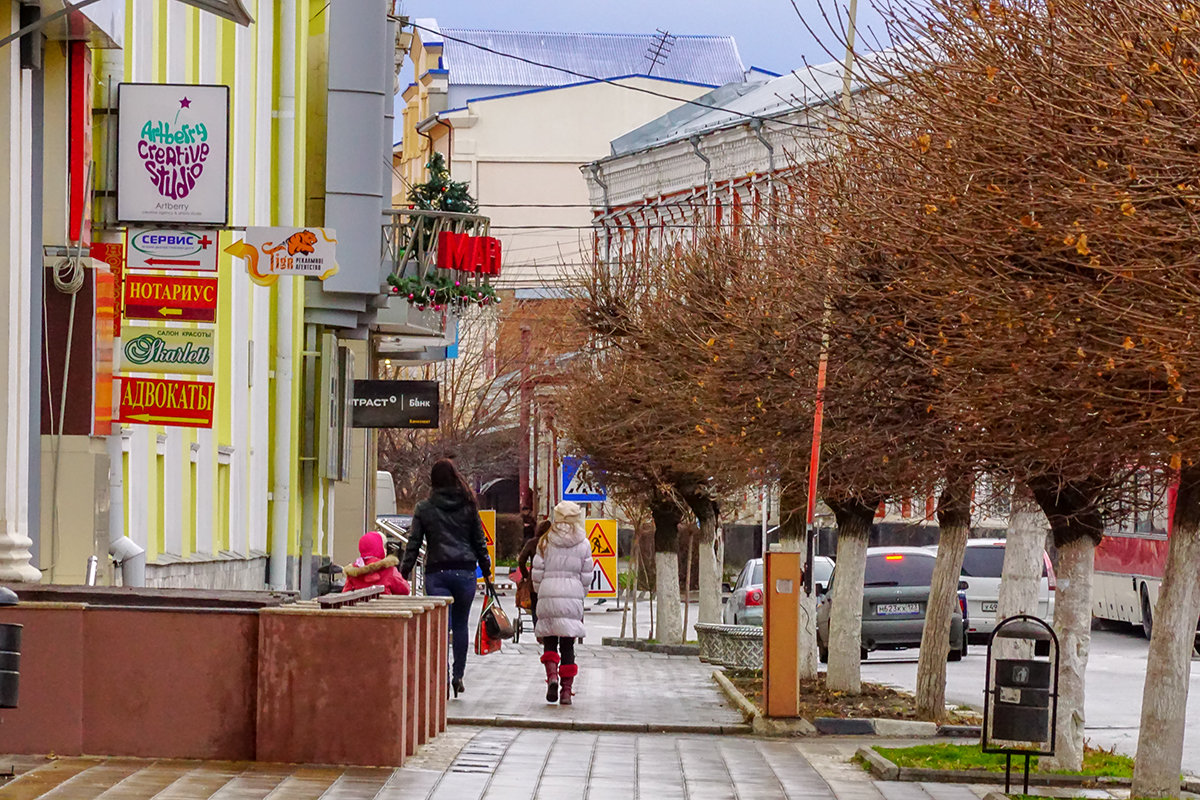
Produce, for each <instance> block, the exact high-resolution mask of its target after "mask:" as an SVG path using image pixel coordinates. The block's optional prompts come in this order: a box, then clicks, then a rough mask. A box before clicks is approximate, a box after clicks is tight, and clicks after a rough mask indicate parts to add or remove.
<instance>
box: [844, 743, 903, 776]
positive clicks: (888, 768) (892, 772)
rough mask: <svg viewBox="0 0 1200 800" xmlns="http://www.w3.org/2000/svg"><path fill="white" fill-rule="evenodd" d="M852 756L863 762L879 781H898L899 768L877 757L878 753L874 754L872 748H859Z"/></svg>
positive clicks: (881, 757)
mask: <svg viewBox="0 0 1200 800" xmlns="http://www.w3.org/2000/svg"><path fill="white" fill-rule="evenodd" d="M854 755H856V756H858V757H859V758H861V759H862V760H863V761H865V762H866V764H867V769H869V770H870V771H871V774H872V775H874V776H875V777H876V778H879V779H880V780H881V781H896V780H899V779H900V768H899V767H897V766H896V765H895V764H893V763H892V762H891V761H888V760H887V759H886V758H884V757H883V756H881V755H879V753H876V752H875V748H874V747H860V748H858V752H856V753H855V754H854Z"/></svg>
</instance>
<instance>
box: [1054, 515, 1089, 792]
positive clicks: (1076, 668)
mask: <svg viewBox="0 0 1200 800" xmlns="http://www.w3.org/2000/svg"><path fill="white" fill-rule="evenodd" d="M1095 557H1096V544H1095V542H1094V541H1093V540H1092V538H1091V537H1090V536H1083V537H1080V538H1078V539H1076V540H1075V541H1073V542H1068V543H1065V544H1063V545H1061V546H1059V548H1058V589H1057V590H1056V591H1055V598H1054V632H1055V634H1056V635H1057V636H1058V654H1059V660H1058V734H1057V737H1056V739H1055V746H1054V749H1055V754H1054V758H1052V759H1050V760H1049V761H1048V764H1049V765H1050V768H1051V769H1062V770H1072V771H1075V772H1078V771H1080V770H1082V769H1083V718H1084V715H1083V700H1084V684H1085V681H1084V678H1085V675H1086V673H1087V663H1088V651H1089V650H1090V648H1091V644H1092V574H1093V571H1094V566H1095Z"/></svg>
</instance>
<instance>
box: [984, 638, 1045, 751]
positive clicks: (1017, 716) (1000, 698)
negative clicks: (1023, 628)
mask: <svg viewBox="0 0 1200 800" xmlns="http://www.w3.org/2000/svg"><path fill="white" fill-rule="evenodd" d="M1050 677H1051V676H1050V662H1049V661H1039V660H1035V659H1010V658H998V659H996V703H995V705H994V706H993V707H992V736H994V737H995V738H997V739H1007V740H1009V741H1014V742H1047V741H1049V740H1050Z"/></svg>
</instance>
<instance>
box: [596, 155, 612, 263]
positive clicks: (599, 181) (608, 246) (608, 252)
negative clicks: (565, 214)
mask: <svg viewBox="0 0 1200 800" xmlns="http://www.w3.org/2000/svg"><path fill="white" fill-rule="evenodd" d="M591 166H592V180H594V181H595V182H596V185H597V186H599V187H600V188H601V189H602V190H603V191H604V216H603V217H601V219H602V220H603V221H604V263H605V264H607V263H608V262H609V259H610V258H611V257H612V232H611V231H610V230H609V229H608V212H609V210H610V209H611V208H612V205H611V204H610V203H609V202H608V184H607V183H605V182H604V179H603V178H602V177H600V176H601V175H603V174H604V173H602V172H601V171H600V165H599V164H592V165H591Z"/></svg>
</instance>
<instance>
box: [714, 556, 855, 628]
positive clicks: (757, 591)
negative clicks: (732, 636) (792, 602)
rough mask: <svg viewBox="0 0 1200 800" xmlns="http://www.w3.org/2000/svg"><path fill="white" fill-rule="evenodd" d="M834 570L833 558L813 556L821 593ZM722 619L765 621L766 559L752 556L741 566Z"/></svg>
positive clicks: (815, 579) (815, 587)
mask: <svg viewBox="0 0 1200 800" xmlns="http://www.w3.org/2000/svg"><path fill="white" fill-rule="evenodd" d="M831 574H833V559H832V558H829V557H827V556H814V557H813V591H814V592H815V593H816V594H818V595H819V594H821V593H822V592H824V591H825V587H826V586H827V585H828V584H829V576H830V575H831ZM721 621H722V622H724V623H725V624H727V625H762V624H763V560H762V559H761V558H752V559H750V560H749V561H747V562H746V566H744V567H742V571H741V573H740V574H739V575H738V577H737V580H736V581H735V582H734V584H733V588H732V589H731V590H730V594H729V599H728V600H727V601H726V603H725V610H724V611H723V612H722V614H721Z"/></svg>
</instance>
